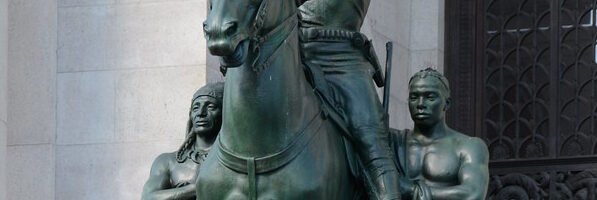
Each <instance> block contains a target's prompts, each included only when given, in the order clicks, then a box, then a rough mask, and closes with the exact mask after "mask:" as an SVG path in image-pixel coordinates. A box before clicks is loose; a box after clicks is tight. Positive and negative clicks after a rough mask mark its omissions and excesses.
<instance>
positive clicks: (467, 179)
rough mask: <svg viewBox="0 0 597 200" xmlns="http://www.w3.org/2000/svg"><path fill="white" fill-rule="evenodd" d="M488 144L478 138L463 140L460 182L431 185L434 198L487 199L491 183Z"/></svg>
mask: <svg viewBox="0 0 597 200" xmlns="http://www.w3.org/2000/svg"><path fill="white" fill-rule="evenodd" d="M488 155H489V153H488V151H487V146H485V143H483V141H482V140H480V139H478V138H471V139H469V140H468V141H465V142H463V144H462V152H461V161H460V162H461V165H460V171H459V173H458V179H459V182H460V184H459V185H456V186H451V187H430V189H431V195H432V196H433V199H434V200H436V199H470V200H473V199H474V200H477V199H485V195H486V193H487V185H488V184H489V170H488V166H487V165H488V159H489V158H488Z"/></svg>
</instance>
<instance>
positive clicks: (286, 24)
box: [220, 0, 298, 75]
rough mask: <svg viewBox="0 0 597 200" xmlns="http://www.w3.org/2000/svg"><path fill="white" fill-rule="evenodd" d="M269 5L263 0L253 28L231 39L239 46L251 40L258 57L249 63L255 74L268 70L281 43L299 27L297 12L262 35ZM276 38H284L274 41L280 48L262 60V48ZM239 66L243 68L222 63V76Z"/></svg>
mask: <svg viewBox="0 0 597 200" xmlns="http://www.w3.org/2000/svg"><path fill="white" fill-rule="evenodd" d="M268 3H269V0H263V1H262V2H261V4H260V5H259V10H258V11H257V14H256V15H255V19H254V20H253V23H252V26H251V28H249V29H246V31H244V32H240V33H237V34H235V35H234V36H232V38H231V41H232V43H235V44H239V45H240V43H241V42H242V41H244V40H247V39H249V40H250V42H251V44H250V47H252V49H250V50H251V51H252V52H253V54H254V55H256V56H254V58H253V60H252V61H251V62H249V63H250V64H251V67H252V69H253V71H255V72H259V71H261V70H263V69H265V68H267V66H268V65H269V64H270V61H271V59H272V58H273V57H274V54H276V53H277V52H278V50H279V49H280V47H281V46H282V45H281V44H282V43H281V41H283V40H284V39H286V38H288V37H289V36H290V33H291V32H292V31H293V30H294V29H295V28H296V26H298V16H297V12H296V11H295V12H294V13H292V14H291V15H290V16H289V17H288V18H286V19H285V20H284V21H283V22H282V23H281V24H279V25H278V26H276V27H275V28H274V29H272V30H270V31H268V32H267V33H263V34H260V32H261V31H262V29H263V25H264V23H265V17H266V15H267V11H268V5H269V4H268ZM276 36H282V37H281V38H280V39H279V41H278V40H276V41H274V42H278V43H280V44H278V46H277V47H276V48H275V50H274V51H273V52H272V53H271V54H269V55H268V56H267V57H264V58H262V55H261V46H263V45H264V44H267V43H268V41H270V40H271V39H273V38H275V37H276ZM237 48H238V47H237ZM239 66H241V65H230V64H226V63H223V62H220V71H221V72H222V74H224V75H226V71H227V68H234V67H239Z"/></svg>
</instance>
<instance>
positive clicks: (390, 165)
mask: <svg viewBox="0 0 597 200" xmlns="http://www.w3.org/2000/svg"><path fill="white" fill-rule="evenodd" d="M386 130H387V129H386ZM353 133H355V136H356V137H357V138H358V139H357V140H360V141H358V143H360V144H361V145H359V146H360V147H358V148H357V151H359V152H358V153H359V156H360V158H361V162H362V163H363V165H364V168H365V169H364V170H363V172H364V173H365V176H367V178H366V179H368V181H367V182H368V183H367V184H368V186H369V188H370V190H371V191H370V195H369V196H370V197H371V199H372V200H374V199H378V200H399V199H401V198H400V195H401V194H400V185H399V179H398V170H397V169H396V165H395V164H394V161H393V158H392V155H393V154H392V151H391V150H390V146H389V144H388V142H389V141H388V139H389V135H388V132H387V131H385V130H383V129H379V128H368V129H361V130H356V131H355V132H353Z"/></svg>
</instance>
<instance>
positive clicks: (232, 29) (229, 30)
mask: <svg viewBox="0 0 597 200" xmlns="http://www.w3.org/2000/svg"><path fill="white" fill-rule="evenodd" d="M237 29H238V23H236V22H228V23H226V25H225V26H224V33H225V34H226V35H227V36H231V35H232V34H234V33H236V30H237Z"/></svg>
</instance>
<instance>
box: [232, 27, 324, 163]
mask: <svg viewBox="0 0 597 200" xmlns="http://www.w3.org/2000/svg"><path fill="white" fill-rule="evenodd" d="M277 51H278V52H277V53H275V55H274V58H273V60H272V62H271V64H270V65H269V66H268V67H266V68H265V69H264V70H263V71H260V72H255V71H253V70H252V68H251V66H241V67H239V68H233V69H229V70H228V73H227V76H226V86H225V87H226V88H225V94H224V101H223V105H224V113H223V125H222V131H221V133H220V141H221V142H222V145H223V146H224V147H225V148H227V149H229V150H230V151H232V152H233V153H236V154H238V155H244V156H247V157H261V156H265V155H269V154H272V153H275V152H277V151H279V150H281V149H283V148H284V147H286V146H287V145H288V144H289V143H290V142H291V140H292V139H293V138H294V136H295V135H296V134H298V132H299V131H300V130H301V128H302V127H303V126H305V125H306V122H308V121H309V119H311V118H312V117H313V116H314V115H316V114H317V112H318V103H317V100H316V99H315V96H314V95H313V93H312V90H311V87H310V86H309V84H308V83H307V82H306V78H305V75H304V73H303V69H302V66H301V65H300V63H301V62H300V59H301V58H300V55H299V43H298V31H297V28H296V27H295V28H294V31H293V32H292V33H291V34H290V36H289V37H288V38H287V39H286V40H284V41H282V43H281V46H280V48H279V49H278V50H277ZM262 56H268V55H262Z"/></svg>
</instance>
